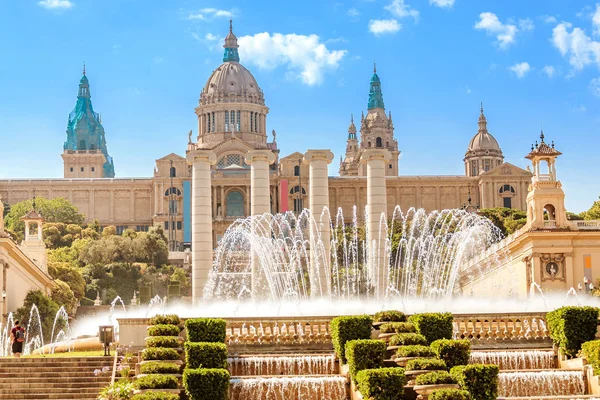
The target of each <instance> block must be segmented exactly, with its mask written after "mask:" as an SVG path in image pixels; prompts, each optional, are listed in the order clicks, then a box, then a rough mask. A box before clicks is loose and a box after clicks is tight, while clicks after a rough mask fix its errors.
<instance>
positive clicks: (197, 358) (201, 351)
mask: <svg viewBox="0 0 600 400" xmlns="http://www.w3.org/2000/svg"><path fill="white" fill-rule="evenodd" d="M185 363H186V368H191V369H196V368H227V346H226V345H225V344H224V343H190V342H186V343H185Z"/></svg>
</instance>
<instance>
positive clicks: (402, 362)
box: [394, 357, 423, 367]
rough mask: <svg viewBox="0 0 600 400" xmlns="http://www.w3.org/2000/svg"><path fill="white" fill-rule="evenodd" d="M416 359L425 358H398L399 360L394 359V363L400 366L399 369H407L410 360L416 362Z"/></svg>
mask: <svg viewBox="0 0 600 400" xmlns="http://www.w3.org/2000/svg"><path fill="white" fill-rule="evenodd" d="M416 358H423V357H397V358H395V359H394V362H395V363H396V364H398V366H399V367H406V364H407V363H408V362H409V361H410V360H414V359H416Z"/></svg>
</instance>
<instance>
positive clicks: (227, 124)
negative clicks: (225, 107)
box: [225, 111, 229, 132]
mask: <svg viewBox="0 0 600 400" xmlns="http://www.w3.org/2000/svg"><path fill="white" fill-rule="evenodd" d="M225 132H229V111H225Z"/></svg>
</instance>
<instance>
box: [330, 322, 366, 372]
mask: <svg viewBox="0 0 600 400" xmlns="http://www.w3.org/2000/svg"><path fill="white" fill-rule="evenodd" d="M372 327H373V319H371V317H370V316H368V315H359V316H349V317H346V316H343V317H336V318H334V319H333V320H331V325H330V331H331V341H332V342H333V348H334V349H335V353H336V354H337V356H338V358H339V359H340V360H341V362H342V364H345V363H346V361H347V360H346V342H348V341H350V340H359V339H370V338H371V329H372Z"/></svg>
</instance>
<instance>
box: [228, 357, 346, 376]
mask: <svg viewBox="0 0 600 400" xmlns="http://www.w3.org/2000/svg"><path fill="white" fill-rule="evenodd" d="M227 362H228V364H229V370H230V371H231V374H232V375H234V376H238V375H244V376H247V375H333V374H336V373H337V368H336V362H335V357H334V355H333V354H327V355H276V356H243V357H231V358H228V359H227Z"/></svg>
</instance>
